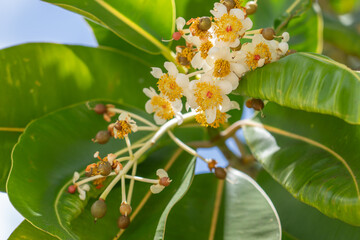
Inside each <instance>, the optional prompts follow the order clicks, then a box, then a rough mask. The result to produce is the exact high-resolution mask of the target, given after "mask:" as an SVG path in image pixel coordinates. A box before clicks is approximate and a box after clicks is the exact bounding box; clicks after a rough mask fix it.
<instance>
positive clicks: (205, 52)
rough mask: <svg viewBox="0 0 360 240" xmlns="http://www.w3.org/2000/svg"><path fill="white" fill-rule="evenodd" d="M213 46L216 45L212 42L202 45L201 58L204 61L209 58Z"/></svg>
mask: <svg viewBox="0 0 360 240" xmlns="http://www.w3.org/2000/svg"><path fill="white" fill-rule="evenodd" d="M213 46H214V45H213V44H212V43H211V42H210V41H206V42H204V43H202V44H201V46H200V52H201V57H202V58H203V59H205V58H207V56H208V52H209V50H210V48H212V47H213Z"/></svg>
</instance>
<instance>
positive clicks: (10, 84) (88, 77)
mask: <svg viewBox="0 0 360 240" xmlns="http://www.w3.org/2000/svg"><path fill="white" fill-rule="evenodd" d="M0 59H6V61H5V60H4V64H2V66H1V68H0V82H1V85H2V87H1V88H0V112H1V115H2V118H1V119H0V139H1V140H0V159H1V160H0V162H1V170H0V174H1V175H0V190H1V191H4V190H5V182H6V178H7V175H8V171H9V169H10V153H11V149H12V147H13V146H14V144H15V143H16V141H17V139H18V137H19V135H20V132H21V131H23V129H22V128H24V127H25V126H26V124H28V123H29V122H30V121H31V120H33V119H35V118H37V117H40V116H42V115H44V114H46V113H48V112H51V111H54V110H56V109H58V108H60V107H64V106H67V105H70V104H73V103H76V102H79V101H85V100H88V99H93V98H107V99H112V100H117V101H119V102H129V101H130V100H131V102H129V103H131V104H132V105H135V106H138V107H140V108H142V109H143V108H144V106H145V102H146V101H147V97H146V96H145V95H144V94H143V93H142V89H143V88H144V87H148V86H149V85H154V83H155V81H154V82H152V81H149V82H148V81H146V79H152V78H153V77H152V76H151V75H150V67H151V66H152V65H151V63H147V62H145V61H143V60H142V59H140V58H138V57H136V56H132V55H129V54H125V53H123V52H119V51H112V50H107V49H97V48H89V47H80V46H66V45H57V44H46V43H33V44H25V45H19V46H15V47H11V48H8V49H4V50H1V51H0ZM134 83H136V84H134ZM134 95H136V96H137V97H136V98H134V97H133V96H134ZM19 131H20V132H19Z"/></svg>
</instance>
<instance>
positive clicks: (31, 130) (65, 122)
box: [7, 102, 199, 239]
mask: <svg viewBox="0 0 360 240" xmlns="http://www.w3.org/2000/svg"><path fill="white" fill-rule="evenodd" d="M94 104H95V103H93V102H91V103H90V105H94ZM118 108H121V109H125V110H127V111H130V112H133V113H136V114H138V115H140V116H143V117H145V118H152V116H150V115H148V114H145V113H144V112H142V111H139V110H137V109H134V108H129V107H126V106H123V105H119V106H118ZM107 124H108V123H107V122H105V121H104V120H103V119H102V116H99V115H97V114H96V113H95V112H93V111H92V110H89V109H88V108H87V106H86V104H80V105H75V106H72V107H68V108H65V109H63V110H59V111H57V112H54V113H51V114H49V115H46V116H44V117H42V118H39V119H38V120H35V121H33V122H32V123H31V124H30V125H29V126H28V127H27V128H26V130H25V132H24V133H23V135H22V136H21V137H20V140H19V143H18V144H17V145H16V147H15V149H14V151H13V156H12V159H13V167H12V170H11V173H10V176H9V180H8V183H7V189H8V194H9V198H10V201H11V202H12V204H13V205H14V207H15V208H16V209H17V210H18V211H19V212H20V213H21V214H22V215H23V216H24V217H25V218H26V219H27V220H28V221H29V222H31V223H32V224H34V225H35V226H36V227H39V228H41V229H43V230H45V231H47V232H49V233H50V234H51V235H55V236H57V237H59V238H60V239H110V238H112V237H115V236H116V235H117V234H118V232H119V230H118V228H117V224H116V221H117V218H118V217H119V212H118V208H119V205H120V203H121V197H120V196H121V191H120V188H119V187H117V188H115V189H114V190H113V191H112V192H111V193H110V195H109V196H108V198H107V199H106V203H107V206H108V209H109V211H108V214H107V215H106V217H104V218H102V219H100V220H98V222H97V223H96V224H95V223H94V219H93V217H92V216H91V214H90V207H91V205H92V203H93V202H94V201H95V198H97V196H98V195H99V193H100V192H101V191H102V190H103V189H102V190H97V189H95V188H94V187H92V190H91V191H90V192H88V194H87V199H86V201H81V200H80V199H79V197H78V194H69V193H67V191H66V190H67V187H68V186H69V185H70V184H71V181H72V176H73V173H74V171H79V172H82V173H83V172H84V171H83V170H84V169H85V167H86V166H87V165H88V164H90V163H92V162H94V158H93V154H94V152H95V151H100V156H102V157H104V156H105V155H106V154H108V153H110V152H115V151H117V150H119V149H126V147H125V142H124V140H122V141H121V140H115V139H112V140H111V141H110V142H109V143H107V144H105V145H99V144H96V143H93V142H92V141H91V138H92V137H93V136H94V135H95V134H96V132H97V131H98V130H101V129H106V128H107ZM193 131H194V130H193ZM149 134H150V135H151V134H152V132H146V131H145V132H144V131H141V132H136V133H133V134H131V135H130V136H129V137H130V140H131V141H132V143H133V144H136V142H137V141H139V140H140V139H143V138H144V137H146V136H149ZM196 137H199V135H198V134H196ZM164 143H166V142H163V143H162V144H160V145H161V146H164ZM152 151H154V150H152ZM174 152H175V150H174V147H167V148H162V149H160V150H158V151H156V152H155V153H152V154H151V156H149V157H148V158H147V159H146V161H144V162H143V163H142V164H141V165H139V166H138V172H137V174H138V175H139V176H142V177H147V178H152V179H154V178H155V179H156V178H157V177H156V175H155V172H156V170H157V169H159V168H167V169H168V168H170V166H172V165H173V166H172V167H171V168H170V170H169V171H168V173H169V176H170V177H171V178H172V179H173V182H172V184H171V185H170V186H169V187H167V188H166V189H165V190H164V191H163V192H162V193H160V194H157V195H151V193H150V191H149V187H150V185H149V184H144V183H135V190H134V195H133V199H132V206H133V208H134V213H133V215H132V217H133V218H134V217H135V212H136V211H138V213H137V214H138V217H135V218H134V219H133V222H132V224H131V225H130V227H129V228H128V229H127V230H126V231H125V233H124V234H123V235H124V237H125V236H127V235H130V236H131V237H125V238H126V239H139V238H138V237H137V238H136V236H137V234H140V235H147V236H154V235H155V230H156V229H157V227H159V226H160V225H158V221H157V219H159V218H160V216H161V214H162V213H163V211H165V213H163V214H167V213H168V212H169V211H170V210H171V208H172V206H173V204H174V201H177V199H179V198H180V197H181V196H182V195H183V194H184V192H185V191H186V189H187V187H188V186H189V184H190V182H191V178H192V176H193V171H194V167H195V160H192V161H191V159H192V158H193V157H192V156H190V155H188V154H187V153H183V154H181V155H180V154H179V153H180V152H176V155H175V156H173V157H171V156H172V155H174ZM145 157H146V155H144V156H143V157H142V158H145ZM177 158H179V159H181V161H180V160H178V161H175V160H176V159H177ZM174 161H175V163H174ZM170 162H171V163H170ZM165 165H167V166H165ZM24 166H27V167H24ZM186 169H187V170H186ZM184 174H185V175H184ZM183 175H184V177H183V179H182V176H183ZM107 181H109V179H108V180H107ZM105 185H106V184H105ZM178 189H179V190H178ZM147 195H149V196H147ZM173 197H174V198H173ZM144 199H145V200H144ZM142 201H145V202H144V204H145V203H146V204H145V205H144V206H142V207H141V208H140V209H141V211H140V209H139V210H136V208H137V207H138V206H139V205H140V202H142ZM169 201H170V203H169V205H168V202H169ZM167 205H168V206H167ZM110 209H113V210H112V211H110ZM154 219H155V220H154ZM164 223H165V222H164ZM164 223H163V224H164ZM89 226H91V227H89ZM139 229H142V230H141V231H139ZM135 232H136V233H135Z"/></svg>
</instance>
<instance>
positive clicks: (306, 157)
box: [244, 103, 360, 226]
mask: <svg viewBox="0 0 360 240" xmlns="http://www.w3.org/2000/svg"><path fill="white" fill-rule="evenodd" d="M264 114H265V116H266V117H265V118H261V117H256V118H255V119H256V121H259V122H260V123H261V124H264V126H262V127H260V126H261V125H260V126H259V127H250V126H247V127H245V129H244V135H245V139H246V141H247V143H248V145H249V147H250V149H251V151H252V152H253V154H254V156H255V157H256V158H257V159H258V160H259V161H260V162H261V163H262V165H263V166H264V168H265V169H266V170H267V171H268V172H269V173H270V174H271V176H272V177H273V178H274V179H276V180H277V181H278V182H280V183H281V184H282V185H283V186H284V187H285V188H286V189H287V190H288V191H289V192H290V193H291V194H292V195H293V196H294V197H296V198H297V199H299V200H301V201H303V202H305V203H307V204H309V205H311V206H314V207H316V208H317V209H319V210H320V211H321V212H322V213H324V214H326V215H328V216H330V217H334V218H338V219H340V220H342V221H344V222H347V223H349V224H353V225H357V226H360V215H359V212H360V193H359V181H360V179H359V177H358V176H359V175H360V162H359V161H358V159H359V156H360V155H359V151H358V150H357V149H358V146H359V144H360V126H358V125H351V124H348V123H346V122H344V121H343V120H341V119H338V118H335V117H332V116H327V115H322V114H316V113H308V112H303V111H299V110H293V109H289V108H283V107H280V106H279V105H277V104H274V103H268V104H267V105H266V106H265V109H264Z"/></svg>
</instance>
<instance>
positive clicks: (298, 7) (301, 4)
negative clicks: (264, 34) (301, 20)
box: [274, 0, 312, 33]
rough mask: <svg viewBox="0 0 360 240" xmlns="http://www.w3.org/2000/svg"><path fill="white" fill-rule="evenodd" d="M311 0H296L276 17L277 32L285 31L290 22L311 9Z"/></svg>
mask: <svg viewBox="0 0 360 240" xmlns="http://www.w3.org/2000/svg"><path fill="white" fill-rule="evenodd" d="M311 3H312V1H311V0H295V1H293V2H292V3H291V5H290V6H289V7H288V8H287V9H286V10H285V12H284V13H282V15H281V16H280V17H278V18H277V19H275V22H274V27H275V32H277V33H280V32H283V31H285V29H286V28H287V25H288V24H289V22H290V21H291V20H292V19H293V18H296V17H299V16H301V15H302V14H303V13H304V12H305V11H307V10H308V9H310V6H311Z"/></svg>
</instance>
